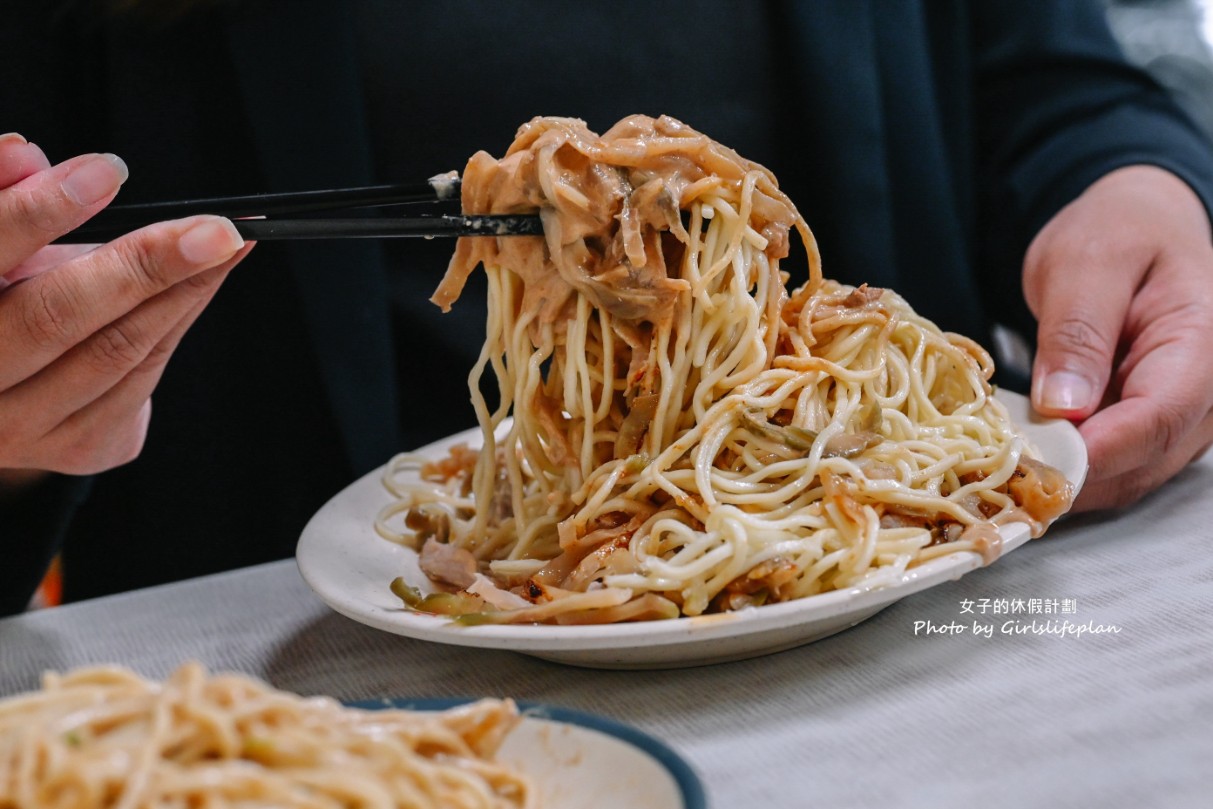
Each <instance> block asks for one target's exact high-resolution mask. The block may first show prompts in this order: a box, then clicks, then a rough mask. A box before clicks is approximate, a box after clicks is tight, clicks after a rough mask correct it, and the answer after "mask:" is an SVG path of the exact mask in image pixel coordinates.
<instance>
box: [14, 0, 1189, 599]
mask: <svg viewBox="0 0 1213 809" xmlns="http://www.w3.org/2000/svg"><path fill="white" fill-rule="evenodd" d="M17 5H19V6H20V8H21V10H19V11H16V12H10V13H9V18H8V19H7V20H6V28H5V30H4V31H3V32H2V33H0V46H2V47H0V52H3V53H5V54H6V58H7V59H8V60H9V66H8V69H7V70H6V75H7V76H14V75H15V76H17V80H16V81H12V82H7V83H5V84H3V85H0V114H2V115H3V116H4V120H3V121H0V131H8V130H16V131H20V132H22V133H23V134H25V135H26V136H27V137H29V138H30V139H31V140H33V141H35V142H37V143H39V144H40V145H41V146H43V148H44V149H46V151H47V152H48V154H49V155H50V156H51V157H52V159H55V160H58V159H63V158H65V157H67V156H69V155H72V154H76V153H79V152H83V151H90V150H96V151H112V152H116V153H118V154H120V155H122V156H123V157H124V158H125V159H126V160H127V162H128V163H129V165H130V167H131V179H130V181H129V182H128V184H127V187H126V188H125V189H124V191H123V193H122V196H121V200H122V201H126V202H132V201H139V200H146V199H155V198H160V199H169V198H180V197H186V196H195V195H206V194H221V193H222V194H229V193H240V192H250V191H256V190H292V189H302V188H321V187H334V186H339V185H356V184H360V183H365V182H369V181H372V180H376V181H389V180H406V179H417V178H421V177H425V176H428V175H429V174H432V173H437V172H439V171H444V170H448V169H451V168H459V167H461V166H462V164H463V162H464V161H465V160H466V159H467V157H468V155H469V154H470V153H471V152H472V151H474V150H476V149H480V148H484V149H486V150H488V151H489V152H491V153H494V154H500V153H501V152H502V151H503V150H504V148H505V147H506V145H508V143H509V142H510V140H511V139H512V135H513V132H514V130H515V128H516V127H517V126H518V125H519V124H521V123H523V122H524V121H526V120H528V119H529V118H530V117H532V116H534V115H536V114H544V115H567V116H573V117H581V118H584V119H586V120H587V121H588V122H589V123H590V125H591V127H593V128H595V129H598V130H599V131H601V130H602V129H605V128H606V127H608V126H609V125H610V124H611V123H613V122H614V121H615V120H616V119H618V118H620V117H623V116H624V115H626V114H629V113H633V112H644V113H648V114H652V115H656V114H662V113H668V114H671V115H674V116H675V117H679V118H682V119H683V120H685V121H686V122H687V123H689V124H690V125H692V126H694V127H696V128H697V129H700V130H701V131H703V132H706V133H707V134H709V135H711V136H712V137H714V138H716V139H717V140H720V141H722V142H724V143H726V144H728V145H730V146H732V147H734V148H736V149H737V150H738V151H739V152H741V153H742V154H744V155H745V156H747V157H750V158H752V159H754V160H757V161H759V162H761V163H763V164H765V165H767V166H768V167H769V168H771V169H772V170H773V171H774V172H775V174H776V175H777V176H778V177H779V178H780V182H781V185H782V187H783V188H784V189H785V190H786V191H787V192H788V193H789V195H790V196H791V197H792V199H793V200H795V201H796V203H797V204H798V205H799V207H800V210H801V212H802V213H803V214H804V216H805V218H806V219H807V220H808V222H809V224H810V226H811V227H812V228H813V229H814V232H815V233H816V235H817V238H818V240H819V242H820V245H821V250H822V254H823V259H824V269H825V272H826V274H827V275H828V276H832V277H836V278H839V279H841V280H844V281H848V282H851V283H859V282H862V281H867V282H869V283H872V284H874V285H878V286H889V287H893V288H895V289H897V290H898V291H900V292H901V293H902V294H904V295H905V297H906V298H907V299H908V300H909V301H910V302H911V304H913V305H914V306H915V307H916V308H917V309H918V310H919V311H920V312H922V313H923V314H925V315H927V316H928V317H930V318H932V319H934V320H935V321H937V322H938V323H939V324H940V325H941V326H943V327H944V328H947V329H951V330H956V331H961V332H964V333H967V334H970V335H973V336H975V337H977V338H978V339H980V340H983V341H985V340H988V336H989V331H988V330H989V327H990V324H991V322H992V320H995V319H996V320H998V321H1001V322H1003V323H1006V324H1008V325H1011V326H1014V327H1018V328H1019V329H1020V330H1023V331H1025V332H1029V333H1030V332H1031V331H1032V324H1031V319H1030V317H1029V315H1028V313H1027V310H1026V307H1025V306H1024V303H1023V300H1022V294H1021V292H1020V288H1019V270H1020V264H1021V262H1022V256H1023V252H1024V250H1025V248H1026V245H1027V244H1028V242H1029V240H1030V239H1031V237H1032V235H1033V234H1034V233H1035V232H1036V231H1037V230H1038V229H1039V227H1040V226H1041V225H1042V224H1043V223H1044V222H1045V221H1047V220H1048V218H1049V217H1051V216H1052V215H1053V214H1054V213H1055V212H1056V211H1057V210H1058V209H1060V208H1061V207H1062V206H1064V205H1065V204H1066V203H1067V202H1069V201H1070V200H1072V199H1073V198H1074V197H1075V196H1077V195H1078V194H1079V193H1081V191H1082V190H1083V189H1084V188H1085V187H1086V186H1088V185H1089V184H1090V183H1091V182H1092V181H1094V180H1095V179H1097V178H1098V177H1100V176H1101V175H1103V174H1105V173H1106V172H1108V171H1110V170H1112V169H1114V168H1116V167H1119V166H1123V165H1127V164H1132V163H1151V164H1156V165H1160V166H1162V167H1164V168H1167V169H1170V170H1171V171H1173V172H1175V173H1176V174H1178V175H1179V176H1181V177H1183V178H1184V179H1186V180H1187V181H1188V182H1189V183H1190V184H1191V185H1192V186H1193V187H1194V188H1195V189H1196V191H1197V192H1198V193H1199V194H1200V195H1201V197H1202V198H1203V199H1204V201H1205V203H1206V206H1207V207H1208V206H1210V203H1213V161H1211V160H1210V151H1209V148H1208V146H1207V145H1206V144H1205V143H1204V141H1203V140H1202V139H1201V137H1200V136H1199V135H1198V134H1197V133H1196V131H1195V129H1194V128H1193V127H1192V126H1191V125H1190V123H1189V122H1188V121H1187V120H1186V119H1185V118H1184V117H1183V116H1182V115H1181V114H1180V113H1179V112H1178V111H1177V110H1176V109H1175V108H1174V106H1173V105H1172V104H1171V103H1170V102H1169V100H1168V99H1167V98H1166V96H1165V94H1164V93H1163V92H1162V91H1161V90H1160V89H1159V88H1158V87H1157V86H1156V85H1154V84H1153V83H1152V82H1151V81H1150V80H1149V79H1148V78H1147V77H1146V76H1145V75H1144V74H1143V73H1141V72H1139V71H1137V70H1135V69H1133V68H1131V67H1129V66H1128V65H1127V64H1126V63H1125V62H1124V61H1123V60H1122V59H1121V57H1120V55H1119V52H1118V50H1117V48H1116V46H1115V44H1114V43H1113V41H1112V39H1111V37H1110V35H1109V34H1108V32H1107V30H1106V28H1105V26H1104V23H1103V18H1102V13H1103V12H1102V6H1101V4H1100V3H1098V2H1094V0H1092V2H1077V0H1075V1H1074V2H1040V3H1030V4H1025V3H1023V2H1022V0H974V2H962V0H953V1H952V2H947V1H946V0H939V1H933V2H925V0H924V1H923V2H912V1H910V0H906V2H877V1H876V0H866V1H865V0H816V1H815V2H812V3H797V2H772V3H767V4H762V5H759V4H756V3H742V2H736V3H728V2H712V3H702V4H694V5H689V4H683V3H677V4H662V3H655V2H644V3H639V2H637V3H631V2H618V3H612V4H607V5H604V6H602V7H601V8H600V9H598V10H592V9H586V8H584V7H582V6H581V5H580V4H553V3H534V4H520V3H511V4H495V3H487V2H486V3H471V2H467V3H441V4H433V5H423V4H417V3H392V2H388V0H362V2H360V3H356V4H344V3H333V2H323V1H322V0H247V2H239V3H228V4H223V5H221V6H219V7H217V8H209V7H204V8H203V10H200V11H195V12H193V13H192V14H190V15H188V16H186V17H185V18H183V19H181V20H178V21H175V22H172V23H158V22H148V21H143V20H140V19H138V18H133V17H127V16H120V17H115V16H110V17H105V18H99V17H98V18H91V19H90V18H88V16H87V15H86V14H85V13H83V12H80V11H79V10H74V11H69V12H67V13H65V14H62V15H58V16H56V15H55V14H53V13H51V11H48V10H47V9H46V8H45V7H46V6H48V5H49V6H52V7H54V6H55V4H53V3H49V4H48V3H43V2H41V0H21V2H20V3H18V4H17ZM284 21H289V24H284ZM452 247H453V245H451V244H440V243H430V244H418V243H409V244H403V243H392V244H387V245H380V244H373V243H351V242H330V243H296V244H292V245H287V246H283V245H275V244H263V245H260V246H259V247H258V248H257V249H256V250H254V251H253V253H252V255H251V256H250V258H249V259H247V260H246V262H245V263H244V264H243V265H241V267H239V268H238V269H237V271H236V272H235V273H233V275H232V277H231V278H230V280H229V281H228V282H227V284H226V285H225V287H224V288H223V289H222V290H221V291H220V293H219V295H218V296H217V298H216V299H215V301H214V303H213V304H212V305H211V307H210V308H209V309H208V310H207V312H206V313H204V315H203V316H202V318H201V319H200V320H199V321H198V323H197V325H196V326H195V327H194V329H193V330H192V331H191V333H190V334H189V335H188V336H187V337H186V339H185V341H184V342H183V343H182V346H181V348H180V349H179V351H178V352H177V355H176V356H175V357H174V359H173V360H172V362H171V363H170V364H169V367H168V370H167V372H166V374H165V376H164V380H163V382H162V384H161V385H160V387H159V388H158V390H157V392H156V394H155V396H154V399H153V400H154V415H153V419H152V426H151V431H150V434H149V438H148V442H147V447H146V449H145V451H144V453H143V455H142V456H141V457H140V458H139V459H138V460H137V461H135V462H133V463H131V464H129V465H127V466H125V467H122V468H120V469H117V470H113V471H111V472H107V473H105V474H103V475H99V476H97V477H96V478H95V479H94V480H93V482H92V489H91V491H89V492H85V491H83V488H82V487H81V486H79V485H72V484H71V482H70V481H63V480H57V481H55V482H54V483H53V484H52V486H51V487H48V489H47V490H45V491H43V492H40V493H37V496H38V497H40V498H42V499H41V500H40V501H38V500H35V499H34V498H33V497H31V498H30V499H28V500H27V501H25V502H23V503H21V504H18V505H17V506H14V507H9V508H8V509H7V510H6V511H0V560H2V561H0V613H2V612H3V611H5V610H8V611H11V610H15V609H19V608H20V607H21V605H22V604H23V603H24V599H25V598H26V597H27V596H28V592H29V589H30V587H31V586H32V582H33V581H34V579H36V576H37V571H36V570H33V568H35V567H36V566H37V560H39V559H45V558H46V557H47V556H48V554H49V551H50V549H51V548H53V547H56V546H57V545H58V544H59V543H60V542H64V543H65V544H64V553H65V566H66V577H67V578H66V594H67V596H68V597H69V598H73V599H74V598H83V597H88V596H93V595H99V594H101V593H105V592H112V591H116V590H122V589H128V588H132V587H137V586H142V585H148V584H152V583H156V582H161V581H168V580H173V579H178V578H183V577H187V576H193V575H199V574H203V573H207V572H212V571H216V570H221V569H226V568H231V567H236V566H240V565H246V564H251V563H255V562H259V561H265V560H269V559H275V558H281V557H283V556H287V555H289V554H290V553H291V552H292V551H293V548H294V543H295V540H296V538H297V537H298V535H299V532H300V530H301V529H302V527H303V525H304V523H305V522H306V520H307V518H308V517H309V516H310V515H311V514H312V513H313V512H314V511H315V510H316V509H317V508H318V507H319V506H320V505H322V504H323V502H324V500H325V499H326V498H327V497H329V496H331V495H333V494H334V493H336V492H337V491H338V490H339V489H340V488H341V487H342V486H344V485H345V484H346V483H348V482H349V481H351V480H352V479H353V478H354V477H355V476H356V475H357V474H360V473H362V472H365V471H366V470H368V469H370V468H373V467H374V466H376V465H378V464H380V463H382V462H384V461H385V460H386V459H387V458H388V457H389V456H390V455H391V454H392V453H393V452H395V451H398V450H401V449H406V448H410V447H415V446H418V445H420V444H423V443H425V442H428V441H430V440H432V439H435V438H437V437H440V436H442V435H445V434H448V433H450V432H453V431H455V430H457V429H462V428H465V427H468V426H471V425H472V424H473V423H474V419H473V416H472V412H471V408H470V406H469V405H468V404H467V391H466V376H467V371H468V369H469V367H470V365H471V362H472V360H473V359H474V357H475V355H476V353H477V351H478V350H479V346H480V343H481V340H482V338H483V317H484V309H483V292H482V289H483V287H482V286H481V287H479V288H478V290H480V291H478V292H477V291H473V292H472V293H469V297H470V298H471V299H469V300H465V301H460V303H459V304H457V305H456V307H455V311H454V312H453V313H452V314H451V315H446V316H443V315H440V314H439V312H438V310H437V309H436V308H435V307H433V306H432V305H431V304H429V303H428V302H426V301H425V299H426V298H427V297H428V296H429V294H430V292H431V291H432V289H433V287H434V286H435V285H436V284H437V281H438V279H439V278H440V276H441V272H442V270H443V268H444V267H445V262H446V258H447V256H449V252H450V250H451V248H452ZM796 259H797V254H796V253H794V254H793V258H792V260H790V261H789V262H787V266H788V268H789V269H792V268H793V267H794V266H795V263H796ZM798 272H803V271H802V270H801V271H798V270H795V269H793V273H794V279H793V280H794V282H795V281H796V280H798V278H799V277H801V276H799V275H797V273H798ZM478 296H479V299H477V298H478ZM393 315H394V316H393ZM76 501H80V505H79V506H78V507H77V506H75V505H73V503H75V502H76ZM52 502H54V503H57V504H58V505H57V506H55V507H52V506H51V505H50V504H51V503H52ZM73 511H74V514H73ZM69 517H70V519H69ZM368 519H370V515H368ZM65 526H66V527H65ZM17 546H21V548H22V553H23V554H25V556H26V557H27V558H26V559H25V560H24V561H23V562H22V563H20V564H19V565H16V566H14V565H10V564H9V560H11V559H12V558H13V555H12V554H11V553H10V552H9V551H8V550H7V549H8V548H11V547H17ZM18 568H20V569H18Z"/></svg>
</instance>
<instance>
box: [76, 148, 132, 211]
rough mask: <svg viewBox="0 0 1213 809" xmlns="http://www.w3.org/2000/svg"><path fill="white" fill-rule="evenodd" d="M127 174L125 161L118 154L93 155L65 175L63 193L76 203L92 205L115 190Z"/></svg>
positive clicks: (124, 180)
mask: <svg viewBox="0 0 1213 809" xmlns="http://www.w3.org/2000/svg"><path fill="white" fill-rule="evenodd" d="M129 174H130V172H129V171H128V170H127V168H126V163H123V162H122V158H120V157H118V155H113V154H99V155H94V156H93V157H92V158H91V159H89V160H85V161H84V162H82V163H80V164H78V165H77V166H76V167H75V168H74V169H72V173H71V174H69V175H67V179H65V180H64V181H63V193H64V194H66V195H67V197H68V199H70V200H71V201H72V202H74V203H76V204H77V205H92V204H93V203H94V202H97V201H98V200H102V199H105V198H106V197H108V196H109V195H110V194H112V193H114V192H115V191H117V190H118V187H119V186H121V185H122V184H123V183H124V182H126V178H127V176H129Z"/></svg>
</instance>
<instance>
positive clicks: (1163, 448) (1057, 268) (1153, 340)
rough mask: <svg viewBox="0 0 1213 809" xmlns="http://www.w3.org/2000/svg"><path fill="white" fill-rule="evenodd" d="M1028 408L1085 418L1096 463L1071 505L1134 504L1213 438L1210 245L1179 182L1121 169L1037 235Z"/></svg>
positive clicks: (1031, 265) (1196, 203) (1031, 258)
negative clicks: (1035, 330)
mask: <svg viewBox="0 0 1213 809" xmlns="http://www.w3.org/2000/svg"><path fill="white" fill-rule="evenodd" d="M1023 283H1024V294H1025V296H1026V299H1027V302H1028V306H1029V307H1031V309H1032V312H1033V314H1035V315H1036V318H1037V321H1038V322H1039V329H1038V337H1037V339H1038V347H1037V354H1036V361H1035V367H1034V369H1033V378H1032V404H1033V405H1034V406H1035V408H1036V409H1037V410H1038V411H1039V412H1041V413H1042V414H1044V415H1051V416H1060V417H1064V418H1068V419H1072V420H1074V421H1077V422H1079V431H1080V432H1081V434H1082V437H1083V440H1084V441H1085V442H1086V444H1087V452H1088V455H1089V458H1090V471H1089V473H1088V476H1087V481H1086V485H1085V486H1084V488H1083V490H1082V492H1081V494H1080V495H1079V497H1078V500H1077V502H1076V503H1075V510H1076V511H1082V510H1093V509H1104V508H1118V507H1123V506H1127V505H1130V504H1132V503H1134V502H1136V501H1137V500H1139V499H1140V498H1141V497H1143V496H1144V495H1145V494H1147V493H1148V492H1150V491H1153V490H1154V489H1155V488H1157V487H1158V486H1160V485H1162V483H1164V482H1165V481H1167V480H1168V479H1170V478H1171V477H1172V476H1174V475H1175V474H1176V473H1177V472H1179V471H1180V470H1181V469H1182V468H1183V467H1184V466H1186V465H1187V464H1188V463H1190V462H1191V461H1193V460H1195V459H1196V458H1198V457H1200V455H1201V454H1203V453H1204V452H1205V450H1207V449H1208V448H1209V446H1210V444H1211V443H1213V414H1211V412H1210V411H1211V410H1213V242H1211V240H1210V227H1209V217H1208V214H1207V213H1206V211H1205V209H1204V206H1203V205H1202V204H1201V202H1200V200H1199V198H1198V197H1197V196H1196V194H1195V193H1193V191H1192V190H1191V189H1190V188H1189V187H1188V186H1187V185H1186V184H1185V183H1184V182H1183V181H1181V180H1180V179H1179V178H1177V177H1175V176H1174V175H1172V174H1170V173H1169V172H1166V171H1164V170H1162V169H1159V168H1155V167H1152V166H1130V167H1128V168H1123V169H1119V170H1117V171H1114V172H1112V173H1110V174H1108V175H1106V176H1105V177H1103V178H1101V179H1100V180H1099V181H1097V182H1096V183H1094V184H1093V185H1092V186H1091V187H1090V188H1088V189H1087V190H1086V191H1085V192H1084V193H1083V194H1082V196H1080V197H1079V198H1078V199H1076V200H1075V201H1074V202H1072V203H1070V205H1068V206H1067V207H1065V208H1063V209H1062V210H1061V211H1060V212H1059V213H1058V214H1057V215H1056V216H1055V217H1054V218H1053V219H1052V220H1051V221H1050V222H1049V223H1048V225H1046V226H1045V227H1044V228H1043V229H1042V230H1041V232H1040V233H1039V234H1038V235H1037V237H1036V239H1035V240H1034V241H1033V242H1032V245H1031V247H1030V248H1029V249H1028V254H1027V258H1026V259H1025V261H1024V280H1023Z"/></svg>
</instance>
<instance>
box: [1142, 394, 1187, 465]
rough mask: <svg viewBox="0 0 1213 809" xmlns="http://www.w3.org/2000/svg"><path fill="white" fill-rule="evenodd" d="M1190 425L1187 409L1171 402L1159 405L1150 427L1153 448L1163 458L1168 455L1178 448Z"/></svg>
mask: <svg viewBox="0 0 1213 809" xmlns="http://www.w3.org/2000/svg"><path fill="white" fill-rule="evenodd" d="M1192 424H1193V419H1192V418H1190V417H1189V415H1188V411H1187V408H1185V407H1183V406H1182V405H1179V404H1175V403H1171V402H1161V403H1159V405H1158V407H1157V408H1156V409H1155V411H1154V418H1153V419H1152V424H1151V425H1150V429H1151V433H1152V435H1153V438H1154V446H1156V447H1158V448H1159V452H1160V453H1161V454H1162V455H1163V456H1164V457H1165V456H1168V455H1170V454H1171V453H1172V452H1174V451H1175V450H1176V449H1178V448H1179V446H1180V444H1181V443H1182V442H1183V439H1184V437H1185V436H1186V435H1187V434H1188V432H1189V430H1190V429H1191V427H1192Z"/></svg>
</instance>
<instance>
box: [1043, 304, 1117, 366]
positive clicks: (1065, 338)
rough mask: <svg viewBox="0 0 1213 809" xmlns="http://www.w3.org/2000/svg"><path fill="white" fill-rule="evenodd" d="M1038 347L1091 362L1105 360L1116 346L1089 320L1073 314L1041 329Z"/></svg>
mask: <svg viewBox="0 0 1213 809" xmlns="http://www.w3.org/2000/svg"><path fill="white" fill-rule="evenodd" d="M1040 348H1041V349H1043V350H1046V351H1053V352H1058V353H1065V354H1070V355H1076V356H1078V357H1080V358H1082V359H1084V360H1088V361H1091V362H1106V361H1107V360H1108V359H1109V358H1110V357H1111V356H1112V354H1113V351H1114V349H1115V348H1116V346H1114V345H1113V344H1112V342H1111V341H1110V340H1109V339H1108V338H1107V337H1105V336H1104V334H1103V332H1101V331H1100V330H1099V329H1098V328H1097V327H1096V326H1095V325H1094V324H1093V323H1092V322H1091V321H1090V320H1088V319H1087V318H1085V317H1083V316H1082V315H1081V314H1074V315H1070V316H1069V317H1066V318H1064V319H1062V320H1060V321H1058V322H1057V323H1054V324H1052V325H1051V326H1050V327H1049V328H1048V329H1044V330H1042V331H1041V333H1040Z"/></svg>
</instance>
